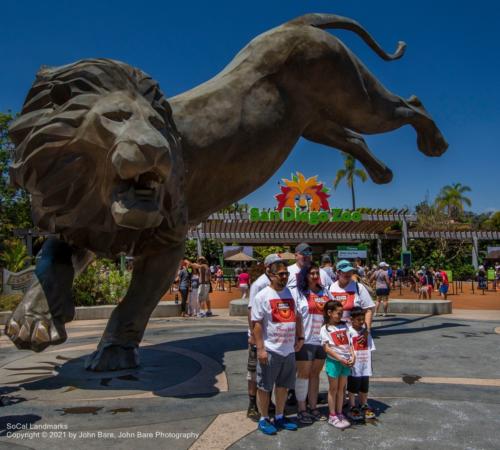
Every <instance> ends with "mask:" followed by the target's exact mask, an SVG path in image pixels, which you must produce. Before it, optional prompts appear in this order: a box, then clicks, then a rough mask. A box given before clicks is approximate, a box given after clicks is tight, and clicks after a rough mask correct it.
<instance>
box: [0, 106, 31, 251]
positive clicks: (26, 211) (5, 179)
mask: <svg viewBox="0 0 500 450" xmlns="http://www.w3.org/2000/svg"><path fill="white" fill-rule="evenodd" d="M12 120H13V116H12V115H11V114H4V113H0V242H1V241H2V240H4V239H8V238H9V237H10V236H11V235H12V230H13V229H14V228H33V221H32V220H31V204H30V197H29V195H28V194H27V192H26V191H24V190H22V189H16V188H14V187H12V186H10V184H9V165H10V162H11V159H12V151H13V149H14V146H13V144H12V142H11V141H10V139H9V136H8V129H9V124H10V123H11V122H12Z"/></svg>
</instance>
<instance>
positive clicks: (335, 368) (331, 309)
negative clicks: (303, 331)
mask: <svg viewBox="0 0 500 450" xmlns="http://www.w3.org/2000/svg"><path fill="white" fill-rule="evenodd" d="M342 313H343V310H342V304H341V303H340V302H338V301H336V300H330V301H328V302H326V303H325V306H324V309H323V319H324V325H323V326H322V327H321V332H320V336H321V343H322V345H323V348H324V350H325V352H326V355H327V357H326V374H327V375H328V384H329V388H328V407H329V409H330V417H329V419H328V423H329V424H330V425H332V426H334V427H335V428H340V429H344V428H347V427H349V426H350V425H351V423H350V422H349V421H348V420H347V418H346V417H345V416H344V415H343V414H342V404H343V401H344V391H345V387H346V383H347V376H348V375H349V374H350V373H351V367H352V366H353V364H354V362H355V359H356V358H355V356H354V350H353V348H352V343H351V339H350V335H349V329H348V327H347V325H346V324H345V323H344V322H343V321H342V320H341V319H342Z"/></svg>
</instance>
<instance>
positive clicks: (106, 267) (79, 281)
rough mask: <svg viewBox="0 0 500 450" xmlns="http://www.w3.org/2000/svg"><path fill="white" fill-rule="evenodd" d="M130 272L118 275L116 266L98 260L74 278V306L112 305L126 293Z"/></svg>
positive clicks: (109, 262)
mask: <svg viewBox="0 0 500 450" xmlns="http://www.w3.org/2000/svg"><path fill="white" fill-rule="evenodd" d="M130 278H131V272H124V273H123V274H121V273H120V271H119V270H118V268H117V266H116V264H115V263H114V262H113V261H110V260H108V259H98V260H96V261H94V262H93V263H92V264H90V265H89V266H88V267H87V269H86V270H85V271H84V272H83V273H81V274H80V275H79V276H78V277H76V278H75V281H74V283H73V297H74V301H75V305H76V306H96V305H113V304H116V303H118V302H119V301H120V300H121V299H122V298H123V296H124V295H125V293H126V292H127V289H128V286H129V284H130Z"/></svg>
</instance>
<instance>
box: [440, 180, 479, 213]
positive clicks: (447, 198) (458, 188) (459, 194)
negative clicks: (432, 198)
mask: <svg viewBox="0 0 500 450" xmlns="http://www.w3.org/2000/svg"><path fill="white" fill-rule="evenodd" d="M470 191H471V188H470V187H469V186H464V185H463V184H462V183H453V184H452V185H451V186H450V185H446V186H444V187H443V188H442V189H441V192H440V193H439V195H438V196H437V197H436V202H435V203H436V206H437V207H438V209H439V210H441V211H446V213H447V214H448V217H449V218H453V219H459V218H460V216H461V215H462V214H463V212H464V204H465V205H467V206H469V207H470V206H471V205H472V202H471V200H470V198H468V197H466V196H465V195H464V193H465V192H470Z"/></svg>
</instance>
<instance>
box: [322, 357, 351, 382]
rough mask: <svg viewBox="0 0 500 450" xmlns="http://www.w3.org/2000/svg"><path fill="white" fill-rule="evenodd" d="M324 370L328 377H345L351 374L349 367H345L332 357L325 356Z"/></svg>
mask: <svg viewBox="0 0 500 450" xmlns="http://www.w3.org/2000/svg"><path fill="white" fill-rule="evenodd" d="M325 370H326V374H327V375H328V376H329V377H330V378H338V377H347V376H349V375H350V374H351V368H350V367H346V366H344V365H342V364H341V363H340V362H338V361H336V360H335V359H332V358H326V366H325Z"/></svg>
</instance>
